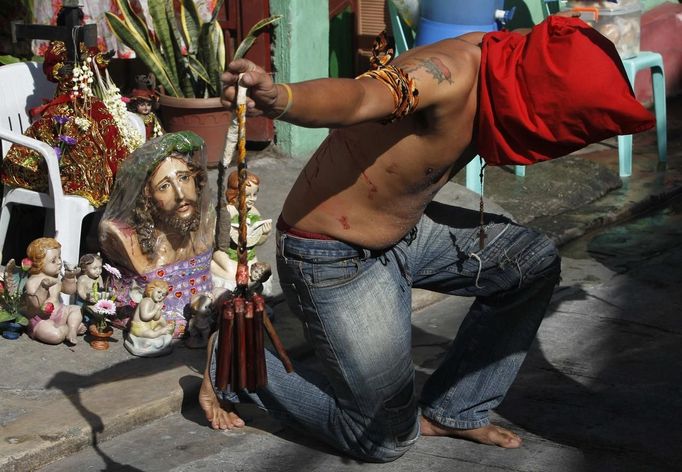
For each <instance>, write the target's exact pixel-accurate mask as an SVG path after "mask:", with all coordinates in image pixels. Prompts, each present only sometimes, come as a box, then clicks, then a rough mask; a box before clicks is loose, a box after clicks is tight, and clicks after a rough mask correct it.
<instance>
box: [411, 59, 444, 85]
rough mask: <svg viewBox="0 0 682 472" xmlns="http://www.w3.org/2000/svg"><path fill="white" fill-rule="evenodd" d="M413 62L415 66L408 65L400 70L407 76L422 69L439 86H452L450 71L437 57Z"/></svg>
mask: <svg viewBox="0 0 682 472" xmlns="http://www.w3.org/2000/svg"><path fill="white" fill-rule="evenodd" d="M414 62H416V64H410V65H407V66H405V67H402V69H403V70H404V71H405V72H407V73H408V74H409V73H411V72H415V71H417V70H419V69H423V70H425V71H426V72H428V73H429V74H431V75H432V76H433V78H434V79H436V80H437V81H438V83H439V84H441V83H442V82H447V83H449V84H452V83H453V81H452V73H451V72H450V69H448V67H447V66H446V65H445V64H444V63H443V61H441V60H440V59H438V58H437V57H429V58H427V59H416V60H415V61H414Z"/></svg>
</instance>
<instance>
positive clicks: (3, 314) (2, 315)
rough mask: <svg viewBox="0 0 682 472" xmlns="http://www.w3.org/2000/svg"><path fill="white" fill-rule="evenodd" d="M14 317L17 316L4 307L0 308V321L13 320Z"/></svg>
mask: <svg viewBox="0 0 682 472" xmlns="http://www.w3.org/2000/svg"><path fill="white" fill-rule="evenodd" d="M16 317H17V316H16V315H15V314H13V313H10V312H9V311H7V310H5V309H2V310H0V323H4V322H5V321H14V320H15V319H16Z"/></svg>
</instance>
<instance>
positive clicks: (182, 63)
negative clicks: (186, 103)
mask: <svg viewBox="0 0 682 472" xmlns="http://www.w3.org/2000/svg"><path fill="white" fill-rule="evenodd" d="M166 17H167V19H168V28H169V30H170V36H171V42H172V43H173V49H174V51H175V61H176V68H177V74H178V80H179V82H180V88H181V89H182V93H183V94H184V96H185V97H189V98H194V97H196V96H197V90H196V86H195V85H196V84H195V81H194V78H193V77H192V76H191V71H190V68H189V62H188V60H187V57H186V56H185V55H184V54H183V53H182V49H183V47H184V48H185V49H187V45H186V44H185V43H184V40H183V39H182V35H181V34H180V31H179V29H178V24H177V20H176V18H175V11H174V10H173V3H172V2H166Z"/></svg>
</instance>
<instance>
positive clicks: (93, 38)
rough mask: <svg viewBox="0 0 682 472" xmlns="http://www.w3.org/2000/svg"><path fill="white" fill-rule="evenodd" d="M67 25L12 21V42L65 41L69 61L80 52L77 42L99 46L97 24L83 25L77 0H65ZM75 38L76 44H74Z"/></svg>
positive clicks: (88, 45) (89, 45) (73, 59)
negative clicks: (34, 40)
mask: <svg viewBox="0 0 682 472" xmlns="http://www.w3.org/2000/svg"><path fill="white" fill-rule="evenodd" d="M63 8H64V9H65V15H66V18H65V20H66V21H65V23H66V25H65V26H49V25H26V24H23V23H22V22H20V21H13V22H12V42H13V43H16V42H17V41H18V40H20V39H27V40H31V39H47V40H50V41H63V42H64V44H65V45H66V54H67V59H68V60H69V61H75V59H76V57H77V56H76V54H77V52H78V50H77V49H75V48H74V47H75V45H76V44H80V43H85V45H86V46H87V47H94V46H97V25H95V24H91V25H81V24H80V19H79V18H80V17H81V16H82V14H81V12H80V6H78V1H77V0H64V7H63ZM74 40H75V44H74Z"/></svg>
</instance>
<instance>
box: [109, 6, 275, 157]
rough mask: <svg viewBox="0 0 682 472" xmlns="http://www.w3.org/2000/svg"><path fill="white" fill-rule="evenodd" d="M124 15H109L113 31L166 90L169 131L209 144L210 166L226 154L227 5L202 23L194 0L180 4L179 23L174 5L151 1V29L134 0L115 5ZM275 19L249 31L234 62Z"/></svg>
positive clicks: (164, 100)
mask: <svg viewBox="0 0 682 472" xmlns="http://www.w3.org/2000/svg"><path fill="white" fill-rule="evenodd" d="M115 2H116V4H117V6H118V7H119V10H120V11H121V16H120V17H119V16H116V15H114V14H113V13H111V12H108V13H107V14H106V15H107V22H108V23H109V26H110V28H111V30H112V31H113V32H114V34H116V36H118V37H119V38H120V40H121V41H122V42H123V43H125V44H126V45H127V46H128V47H130V48H131V49H132V50H134V51H135V54H136V55H137V56H138V57H139V58H140V60H142V62H143V63H144V64H145V65H146V66H147V67H148V68H149V70H150V71H151V72H152V73H153V74H154V75H155V76H156V81H157V83H158V84H159V85H160V86H161V87H162V89H163V93H162V94H161V98H160V103H161V107H162V109H161V114H162V118H163V120H164V124H165V126H166V128H167V129H168V130H169V131H182V130H192V131H194V132H196V133H197V134H198V135H199V136H201V137H202V138H203V139H204V141H205V142H206V148H207V153H208V162H209V165H211V164H213V165H215V164H216V163H217V162H218V160H219V159H220V156H221V154H222V150H223V147H224V143H225V132H226V130H227V128H228V126H229V122H230V118H231V115H230V113H229V111H227V110H225V108H224V107H223V106H222V105H221V103H220V98H219V97H220V93H221V91H222V86H221V82H220V75H221V73H222V72H223V71H224V70H225V64H226V58H225V46H224V45H225V42H224V38H223V32H222V29H221V28H220V25H219V24H218V20H217V17H218V12H219V11H220V9H221V8H222V5H223V2H224V0H218V2H217V4H216V6H215V8H214V10H213V14H212V16H211V18H210V19H209V20H208V21H205V22H204V21H202V20H201V18H200V16H199V12H198V9H197V6H196V4H195V2H194V0H181V1H180V12H179V21H178V19H177V18H176V14H175V10H174V9H173V3H174V2H169V1H167V0H149V1H148V5H149V15H150V17H151V18H152V22H153V29H154V31H153V32H152V30H151V29H150V27H149V25H147V23H146V22H145V20H144V18H141V17H140V16H138V15H137V14H135V12H134V11H133V9H132V8H131V5H130V0H115ZM279 18H280V16H271V17H269V18H266V19H264V20H261V21H260V22H258V23H257V24H256V25H254V27H253V28H251V30H250V31H249V34H248V35H247V36H246V38H245V39H244V41H242V43H241V44H240V45H239V47H238V48H237V51H236V52H235V54H234V58H233V59H237V58H240V57H243V55H244V54H245V53H246V51H248V49H249V47H250V46H251V45H252V44H253V43H254V41H255V39H256V37H257V36H258V34H260V33H261V32H262V31H263V30H264V29H265V28H266V27H267V26H269V25H271V24H273V23H275V22H276V21H277V20H279Z"/></svg>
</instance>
